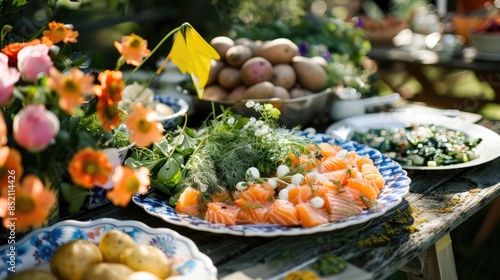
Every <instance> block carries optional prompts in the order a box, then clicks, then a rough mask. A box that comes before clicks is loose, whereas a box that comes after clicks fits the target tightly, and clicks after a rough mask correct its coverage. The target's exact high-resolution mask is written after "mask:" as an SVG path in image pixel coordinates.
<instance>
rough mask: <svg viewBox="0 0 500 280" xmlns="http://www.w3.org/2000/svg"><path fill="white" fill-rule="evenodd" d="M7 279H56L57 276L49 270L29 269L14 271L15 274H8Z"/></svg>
mask: <svg viewBox="0 0 500 280" xmlns="http://www.w3.org/2000/svg"><path fill="white" fill-rule="evenodd" d="M7 280H57V278H56V276H55V275H54V274H52V273H50V272H49V271H46V270H41V269H30V270H25V271H19V272H16V273H15V274H13V275H11V276H9V277H8V278H7Z"/></svg>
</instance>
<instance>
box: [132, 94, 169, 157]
mask: <svg viewBox="0 0 500 280" xmlns="http://www.w3.org/2000/svg"><path fill="white" fill-rule="evenodd" d="M157 120H158V113H157V112H156V111H155V110H154V109H153V108H145V107H143V106H142V103H135V104H134V107H133V109H132V112H130V113H129V114H128V115H127V118H126V119H125V125H126V126H127V128H128V130H129V133H130V142H132V143H135V145H136V146H138V147H146V146H149V145H151V144H152V143H154V142H159V141H161V139H162V137H163V125H162V124H161V123H159V122H158V121H157Z"/></svg>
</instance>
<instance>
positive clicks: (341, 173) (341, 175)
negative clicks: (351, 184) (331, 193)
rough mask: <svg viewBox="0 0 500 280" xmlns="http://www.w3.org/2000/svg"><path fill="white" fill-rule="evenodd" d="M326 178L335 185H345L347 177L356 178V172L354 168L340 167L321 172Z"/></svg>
mask: <svg viewBox="0 0 500 280" xmlns="http://www.w3.org/2000/svg"><path fill="white" fill-rule="evenodd" d="M322 174H323V175H324V176H325V178H326V179H328V180H329V181H332V182H333V183H334V184H336V185H342V186H345V185H347V179H349V178H356V177H357V176H358V175H357V174H358V172H357V171H356V170H354V169H341V170H333V171H329V172H326V173H322Z"/></svg>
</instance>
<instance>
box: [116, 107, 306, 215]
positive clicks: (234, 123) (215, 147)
mask: <svg viewBox="0 0 500 280" xmlns="http://www.w3.org/2000/svg"><path fill="white" fill-rule="evenodd" d="M246 106H247V107H249V108H254V109H255V110H256V111H258V112H259V113H260V114H261V118H260V119H256V118H254V117H250V118H247V117H243V116H240V115H237V114H233V113H232V112H231V110H230V109H226V110H224V111H223V112H222V113H221V114H219V115H217V116H215V117H213V118H210V119H208V120H207V121H205V123H204V124H202V126H201V127H200V128H199V129H196V130H195V129H191V128H188V127H186V126H184V127H180V128H178V129H177V130H174V131H171V132H169V133H167V134H166V135H165V136H164V137H163V139H162V141H160V142H158V143H155V144H153V146H152V147H151V148H138V147H134V148H133V149H132V154H131V156H130V157H129V158H127V160H126V161H125V164H126V165H129V166H131V167H132V168H134V169H136V168H139V167H141V166H146V167H148V168H149V169H150V170H151V185H152V187H153V188H154V189H157V190H159V191H161V192H162V193H164V194H166V195H167V196H170V199H169V204H170V205H175V204H176V202H177V199H178V197H179V195H180V194H181V193H182V191H183V190H184V189H185V188H186V187H188V186H191V187H194V188H195V189H197V190H198V191H200V192H201V193H202V199H209V198H210V197H212V196H213V195H216V194H220V193H221V192H226V193H230V192H233V191H234V190H235V189H234V188H235V186H236V184H237V183H238V182H240V181H243V180H244V179H245V173H246V171H247V170H248V169H249V168H250V167H256V168H257V169H258V170H259V171H260V173H261V174H262V175H263V176H269V175H270V174H271V173H273V172H276V169H277V167H278V166H279V165H280V164H282V163H284V161H286V160H290V159H289V158H288V155H290V154H296V155H300V154H304V153H307V152H308V150H307V145H308V144H311V143H312V141H311V140H310V139H307V138H305V137H301V136H298V135H296V134H294V130H291V131H290V130H280V129H279V126H278V122H277V120H278V118H279V114H280V111H279V110H278V109H277V108H274V107H273V106H272V105H271V104H259V103H254V102H251V101H250V102H248V103H247V104H246Z"/></svg>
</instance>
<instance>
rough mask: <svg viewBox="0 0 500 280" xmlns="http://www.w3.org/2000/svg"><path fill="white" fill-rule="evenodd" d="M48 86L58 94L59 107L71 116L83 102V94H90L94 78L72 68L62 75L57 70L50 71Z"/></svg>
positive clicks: (53, 68)
mask: <svg viewBox="0 0 500 280" xmlns="http://www.w3.org/2000/svg"><path fill="white" fill-rule="evenodd" d="M48 84H49V86H50V87H51V88H52V89H53V90H54V91H55V92H57V93H58V94H59V107H61V109H62V110H63V111H64V112H66V113H68V114H69V115H72V114H73V113H74V111H75V108H76V107H78V106H80V105H81V104H82V102H83V101H84V98H83V94H91V93H92V89H93V86H94V77H93V76H86V75H85V74H84V73H83V72H82V71H81V70H80V69H78V68H73V69H72V70H71V72H69V73H68V74H65V75H63V74H62V73H61V72H59V70H57V68H55V67H52V68H51V69H50V77H49V80H48Z"/></svg>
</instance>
